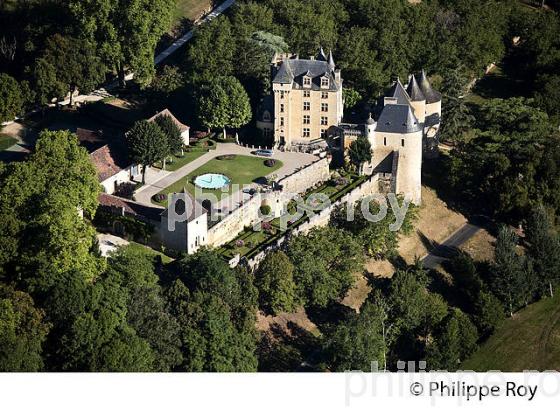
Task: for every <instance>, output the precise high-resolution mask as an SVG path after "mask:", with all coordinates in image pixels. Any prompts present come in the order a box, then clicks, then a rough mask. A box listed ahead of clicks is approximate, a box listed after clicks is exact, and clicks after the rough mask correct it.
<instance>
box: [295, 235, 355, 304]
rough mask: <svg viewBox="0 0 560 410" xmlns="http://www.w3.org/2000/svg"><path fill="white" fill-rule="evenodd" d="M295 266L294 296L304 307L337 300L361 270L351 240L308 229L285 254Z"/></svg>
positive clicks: (297, 237)
mask: <svg viewBox="0 0 560 410" xmlns="http://www.w3.org/2000/svg"><path fill="white" fill-rule="evenodd" d="M286 253H287V255H288V257H289V258H290V260H291V261H292V263H293V265H294V266H295V270H294V281H295V283H296V288H297V294H298V297H299V298H300V300H302V301H304V303H305V305H306V306H321V307H324V306H326V305H327V304H328V303H329V302H331V301H334V300H339V299H341V298H343V297H344V296H345V295H346V292H348V290H349V289H350V288H351V287H352V285H353V284H354V282H355V280H356V279H355V276H354V273H355V271H356V270H361V269H362V268H361V266H362V264H363V252H362V247H361V245H360V244H359V243H358V242H357V241H356V239H354V237H353V236H352V235H351V234H349V233H347V232H345V231H342V230H339V229H336V228H332V227H326V228H315V229H312V230H311V231H310V232H309V234H308V235H299V236H296V237H295V238H293V239H292V240H291V241H290V243H289V244H288V248H287V251H286Z"/></svg>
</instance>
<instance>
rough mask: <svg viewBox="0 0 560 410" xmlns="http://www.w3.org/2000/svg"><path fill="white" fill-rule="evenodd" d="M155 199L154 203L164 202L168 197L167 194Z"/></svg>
mask: <svg viewBox="0 0 560 410" xmlns="http://www.w3.org/2000/svg"><path fill="white" fill-rule="evenodd" d="M153 198H154V201H156V202H164V201H165V200H166V199H167V195H166V194H155V195H154V197H153Z"/></svg>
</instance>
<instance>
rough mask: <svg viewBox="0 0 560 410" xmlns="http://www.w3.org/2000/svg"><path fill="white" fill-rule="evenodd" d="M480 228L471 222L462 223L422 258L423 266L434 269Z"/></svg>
mask: <svg viewBox="0 0 560 410" xmlns="http://www.w3.org/2000/svg"><path fill="white" fill-rule="evenodd" d="M480 229H481V228H480V226H478V225H474V224H472V223H467V224H465V225H463V226H462V227H461V228H459V229H458V230H456V231H455V233H453V234H452V235H451V236H450V237H449V238H447V239H446V240H445V241H444V242H443V243H441V244H440V245H438V246H436V247H435V248H434V249H433V250H432V251H431V252H430V253H429V254H428V255H426V256H425V257H424V258H423V259H422V264H423V266H424V267H425V268H427V269H434V268H435V267H437V266H438V265H439V264H440V263H442V262H443V261H444V260H446V259H449V258H450V257H452V256H453V255H454V254H455V253H456V250H457V248H458V247H459V246H461V245H462V244H464V243H465V242H467V241H468V240H469V239H470V238H472V237H473V236H474V235H475V234H476V233H477V232H478V231H479V230H480Z"/></svg>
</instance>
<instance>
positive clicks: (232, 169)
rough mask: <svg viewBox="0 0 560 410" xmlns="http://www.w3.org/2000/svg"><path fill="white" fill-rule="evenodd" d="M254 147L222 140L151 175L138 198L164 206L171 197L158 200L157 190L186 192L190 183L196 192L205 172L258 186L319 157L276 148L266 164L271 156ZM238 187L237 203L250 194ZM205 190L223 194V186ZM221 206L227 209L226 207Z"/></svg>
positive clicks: (234, 198) (154, 204)
mask: <svg viewBox="0 0 560 410" xmlns="http://www.w3.org/2000/svg"><path fill="white" fill-rule="evenodd" d="M254 151H255V149H254V148H248V147H243V146H240V145H237V144H235V143H223V142H218V143H217V144H216V146H215V148H214V149H210V150H208V151H207V152H204V153H202V155H200V153H196V155H193V157H191V158H190V161H189V162H186V163H185V165H183V166H181V167H180V168H178V169H175V167H173V169H170V168H169V167H166V168H167V171H165V172H163V171H159V172H157V173H156V174H157V175H161V176H162V177H161V178H157V177H154V178H150V181H147V182H146V185H144V186H142V187H141V188H140V189H138V190H137V191H136V192H135V193H134V199H135V201H136V202H138V203H141V204H144V205H147V206H152V207H153V206H156V207H164V206H165V205H166V203H167V200H166V199H164V200H162V201H159V202H158V201H155V200H154V197H155V196H156V195H157V194H168V193H170V192H182V191H183V189H184V188H185V187H186V188H187V192H189V193H190V194H191V195H193V194H194V187H195V186H194V184H193V180H194V178H195V177H196V176H198V175H202V174H205V173H213V174H223V175H225V176H227V177H228V178H229V179H230V180H231V183H232V184H233V185H235V184H239V185H251V186H252V187H254V188H257V187H258V186H259V185H260V184H262V183H263V182H264V180H265V178H266V177H268V176H271V175H273V174H274V175H276V177H277V178H278V179H281V178H283V177H285V176H286V175H290V174H292V173H293V172H295V171H296V170H298V169H301V168H303V167H305V166H307V165H309V164H311V163H312V162H314V161H316V160H317V157H316V156H314V155H311V154H305V153H299V152H280V151H275V152H274V155H273V157H272V159H274V161H275V163H274V165H273V166H271V167H269V166H266V165H265V161H266V160H267V159H268V158H264V157H259V156H256V155H254V154H253V152H254ZM224 156H233V158H232V159H218V158H221V157H224ZM234 188H235V189H234V190H232V191H231V192H229V194H231V197H232V198H231V199H232V201H231V202H232V203H233V204H235V203H236V202H241V201H243V200H247V199H249V198H250V196H251V195H250V194H249V193H243V191H242V190H238V189H237V187H234ZM203 192H209V193H212V194H214V195H216V196H217V198H218V199H220V198H221V197H222V195H223V192H221V190H203ZM224 200H225V199H224ZM221 208H222V209H224V210H225V208H224V207H221ZM230 210H232V209H230Z"/></svg>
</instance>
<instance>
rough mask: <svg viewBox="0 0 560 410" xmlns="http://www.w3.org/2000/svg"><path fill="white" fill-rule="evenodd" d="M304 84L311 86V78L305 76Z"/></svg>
mask: <svg viewBox="0 0 560 410" xmlns="http://www.w3.org/2000/svg"><path fill="white" fill-rule="evenodd" d="M303 85H304V87H311V78H310V77H307V76H305V77H303Z"/></svg>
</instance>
